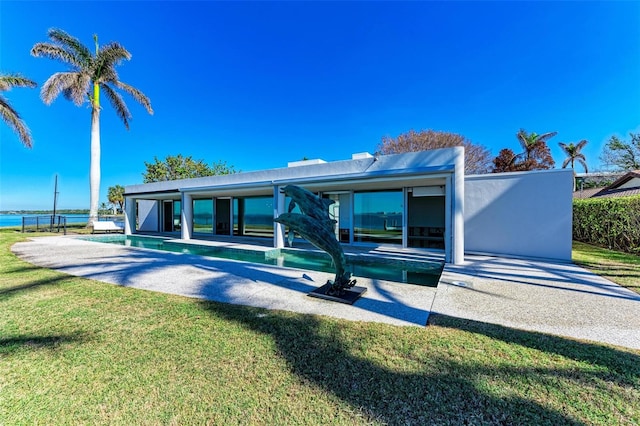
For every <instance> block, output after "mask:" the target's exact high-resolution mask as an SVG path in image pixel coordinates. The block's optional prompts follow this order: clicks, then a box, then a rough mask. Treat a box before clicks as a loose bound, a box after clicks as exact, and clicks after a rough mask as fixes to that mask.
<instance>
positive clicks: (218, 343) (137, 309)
mask: <svg viewBox="0 0 640 426" xmlns="http://www.w3.org/2000/svg"><path fill="white" fill-rule="evenodd" d="M21 239H22V237H21V236H20V234H18V233H15V232H0V312H2V315H0V424H11V425H14V424H65V425H66V424H92V425H94V424H95V425H100V424H109V425H118V424H127V425H135V424H220V425H222V424H224V425H226V424H258V425H261V424H264V425H267V424H268V425H273V424H310V425H325V424H340V425H342V424H348V425H359V424H419V425H425V424H536V425H544V424H549V425H551V424H553V425H556V424H575V425H579V424H594V425H597V424H601V425H610V424H629V425H631V424H639V423H640V410H639V408H638V401H640V351H632V350H626V349H621V348H616V347H612V346H606V345H597V344H592V343H585V342H580V341H576V340H571V339H565V338H561V337H555V336H549V335H544V334H538V333H532V332H526V331H520V330H513V329H509V328H506V327H501V326H495V325H489V324H484V323H479V322H474V321H467V320H460V319H456V318H450V317H445V316H433V317H432V320H431V324H430V326H428V327H426V328H420V327H394V326H389V325H384V324H371V323H356V322H346V321H340V320H336V319H330V318H325V317H319V316H309V315H300V314H293V313H284V312H278V311H267V310H263V309H256V308H249V307H241V306H233V305H227V304H218V303H208V302H203V301H198V300H194V299H188V298H184V297H178V296H172V295H167V294H160V293H153V292H147V291H143V290H137V289H131V288H124V287H119V286H114V285H109V284H104V283H100V282H97V281H92V280H87V279H83V278H76V277H72V276H68V275H65V274H61V273H58V272H55V271H52V270H48V269H43V268H39V267H35V266H33V265H30V264H28V263H26V262H23V261H21V260H19V259H17V258H16V257H15V256H14V255H13V254H12V253H11V252H10V250H9V247H10V245H11V244H13V243H14V242H16V241H19V240H21Z"/></svg>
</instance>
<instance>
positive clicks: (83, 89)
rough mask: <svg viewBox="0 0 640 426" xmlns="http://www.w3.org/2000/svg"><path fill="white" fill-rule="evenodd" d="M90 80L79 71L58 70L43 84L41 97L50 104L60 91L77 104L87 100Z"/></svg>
mask: <svg viewBox="0 0 640 426" xmlns="http://www.w3.org/2000/svg"><path fill="white" fill-rule="evenodd" d="M89 83H90V80H89V79H88V76H87V75H86V74H82V73H78V72H57V73H55V74H53V75H52V76H51V77H49V79H48V80H47V81H45V83H44V84H43V85H42V89H41V90H40V97H41V98H42V101H43V102H44V103H45V104H47V105H50V104H51V103H52V102H53V101H54V100H55V99H56V98H57V97H58V95H59V94H60V93H64V97H65V98H66V99H69V100H72V101H73V103H74V104H76V105H77V106H80V105H82V103H83V102H84V101H85V99H86V98H85V94H86V93H87V91H88V89H89Z"/></svg>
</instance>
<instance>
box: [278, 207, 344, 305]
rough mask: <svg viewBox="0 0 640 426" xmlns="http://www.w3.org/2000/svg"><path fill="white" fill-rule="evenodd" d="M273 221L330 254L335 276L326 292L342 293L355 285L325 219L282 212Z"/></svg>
mask: <svg viewBox="0 0 640 426" xmlns="http://www.w3.org/2000/svg"><path fill="white" fill-rule="evenodd" d="M274 221H275V222H278V223H281V224H283V225H285V226H287V227H288V228H289V232H290V233H291V232H293V231H295V232H297V233H298V234H299V235H300V236H302V237H303V238H304V239H305V240H307V241H309V242H310V243H311V244H313V245H314V246H315V247H317V248H319V249H320V250H323V251H325V252H327V253H328V254H329V256H331V259H332V260H333V264H334V266H335V268H336V277H335V279H334V281H333V283H331V287H330V288H329V290H328V291H327V294H329V295H342V294H344V292H345V290H346V289H349V288H351V287H353V286H354V285H355V283H356V280H352V279H351V272H349V271H347V269H346V267H347V260H346V258H345V255H344V251H343V250H342V247H341V246H340V243H339V242H338V240H337V239H336V236H335V234H334V233H333V230H332V229H329V228H328V227H327V226H326V221H324V220H322V221H321V220H318V219H317V218H316V217H313V216H311V215H305V214H300V213H282V214H281V215H280V216H278V217H277V218H276V219H274Z"/></svg>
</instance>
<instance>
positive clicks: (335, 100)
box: [0, 0, 640, 210]
mask: <svg viewBox="0 0 640 426" xmlns="http://www.w3.org/2000/svg"><path fill="white" fill-rule="evenodd" d="M52 27H56V28H61V29H63V30H65V31H67V32H68V33H70V34H71V35H73V36H75V37H78V38H79V39H80V40H81V41H82V42H83V43H85V44H86V45H87V46H92V43H93V40H92V36H93V34H97V35H98V37H99V41H100V42H101V43H107V42H109V41H118V42H119V43H121V44H122V45H123V46H125V47H126V48H127V49H128V50H129V52H131V53H132V55H133V57H132V60H131V61H128V62H125V63H124V64H122V65H121V66H120V67H119V68H118V72H119V76H120V78H121V80H122V81H124V82H126V83H129V84H131V85H133V86H135V87H137V88H138V89H140V90H142V91H143V92H144V93H145V94H146V95H147V96H148V97H149V98H150V99H151V102H152V106H153V109H154V110H155V114H154V115H153V116H150V115H149V114H147V113H146V111H145V110H144V108H142V107H141V106H140V105H138V104H137V103H136V102H135V101H134V100H133V99H132V98H130V97H128V96H127V95H125V101H126V102H127V105H128V107H129V109H130V110H131V112H132V114H133V119H132V121H131V129H130V130H129V131H127V130H126V129H125V127H124V125H123V124H122V123H121V122H120V121H119V120H118V118H117V117H116V115H115V113H114V111H113V109H112V108H111V106H110V105H109V104H108V102H104V103H103V107H104V109H103V113H102V117H101V128H102V132H101V137H102V184H101V195H100V200H101V201H107V188H108V187H109V186H113V185H116V184H120V185H129V184H136V183H141V182H142V173H143V172H144V171H145V166H144V162H145V161H147V162H152V161H153V158H154V156H157V157H158V158H161V159H163V158H165V157H166V156H167V155H177V154H183V155H185V156H187V155H191V156H193V157H194V158H195V159H203V160H205V161H207V162H209V163H211V162H214V161H218V160H224V161H226V162H227V163H228V164H230V165H233V166H234V167H235V168H236V169H240V170H242V171H252V170H260V169H269V168H277V167H286V165H287V162H288V161H297V160H300V159H302V158H303V157H307V158H322V159H324V160H327V161H334V160H342V159H348V158H351V154H352V153H357V152H364V151H369V152H374V151H375V149H376V146H377V145H378V143H379V142H380V139H381V137H382V136H384V135H389V136H397V135H398V134H400V133H403V132H406V131H408V130H409V129H412V128H413V129H416V130H419V129H429V128H430V129H434V130H444V131H451V132H456V133H460V134H462V135H464V136H466V137H467V138H469V139H470V140H471V141H473V142H475V143H478V144H482V145H485V146H486V147H488V148H489V149H490V150H491V151H492V153H493V155H497V154H498V151H499V150H500V149H502V148H511V149H513V150H515V151H517V150H518V148H519V146H518V144H517V140H516V138H515V134H516V132H517V131H518V129H520V128H524V129H526V130H527V131H530V132H531V131H535V132H537V133H544V132H548V131H557V132H558V135H557V136H556V137H554V138H552V139H551V141H550V147H551V151H552V154H553V156H554V159H555V160H556V163H560V164H557V167H559V166H560V165H561V162H562V160H563V159H564V157H563V154H562V152H561V151H560V149H559V147H558V142H577V141H580V140H582V139H587V140H588V141H589V144H588V145H587V147H586V149H585V150H584V153H585V155H586V157H587V162H588V165H589V166H590V168H591V169H594V170H596V169H600V168H601V165H600V163H599V159H598V157H599V155H600V152H601V150H602V147H603V145H604V143H605V142H606V141H607V139H608V138H609V137H610V136H611V135H619V136H621V137H627V136H628V133H629V132H630V131H639V130H640V2H611V1H608V2H602V3H599V2H530V3H529V2H513V3H511V2H486V3H485V2H407V3H399V2H372V3H369V2H284V3H280V2H206V1H199V2H167V1H153V2H152V1H139V2H124V1H117V2H106V1H82V2H80V1H73V2H58V1H45V2H34V1H6V0H2V1H1V2H0V71H1V72H4V73H8V72H20V73H22V74H23V75H24V76H26V77H29V78H31V79H32V80H35V81H36V82H37V83H38V84H39V85H42V83H44V81H45V80H46V79H47V78H48V77H49V76H50V75H51V74H53V73H54V72H57V71H63V70H64V66H63V65H62V64H61V63H58V62H56V61H52V60H50V59H45V58H34V57H32V56H30V53H29V52H30V49H31V47H32V46H33V45H34V44H35V43H37V42H43V41H48V38H47V30H48V29H49V28H52ZM3 94H4V95H5V96H6V97H7V98H8V99H9V101H10V102H11V104H12V105H13V106H14V107H15V108H16V109H17V110H18V112H19V113H20V114H21V116H22V117H23V119H24V120H25V122H26V123H27V125H28V126H29V128H30V129H31V133H32V136H33V139H34V147H33V149H31V150H29V149H26V148H24V147H23V146H22V144H21V143H20V142H19V140H18V138H17V136H16V135H15V134H14V133H12V132H11V130H10V129H9V128H8V127H7V126H6V125H5V124H4V123H2V122H0V210H10V209H36V208H42V209H50V208H51V207H52V204H53V185H54V176H55V175H56V174H58V175H59V191H60V196H59V204H58V207H59V208H88V207H89V141H90V111H89V109H88V107H86V106H83V107H76V106H74V105H73V104H72V103H71V102H69V101H67V100H65V99H64V98H63V97H62V96H61V97H60V98H59V99H57V100H56V101H55V102H54V103H53V104H52V105H50V106H45V105H44V104H43V103H42V101H41V100H40V98H39V88H38V89H25V88H18V89H13V90H11V91H9V92H4V93H3ZM578 171H579V172H581V171H582V170H581V169H578Z"/></svg>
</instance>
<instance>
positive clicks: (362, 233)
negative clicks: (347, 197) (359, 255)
mask: <svg viewBox="0 0 640 426" xmlns="http://www.w3.org/2000/svg"><path fill="white" fill-rule="evenodd" d="M403 208H404V205H403V196H402V190H401V189H398V190H394V191H376V192H356V193H354V194H353V216H354V218H353V219H354V226H353V232H354V235H353V237H354V241H356V242H363V243H364V242H367V243H386V244H402V211H403Z"/></svg>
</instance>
